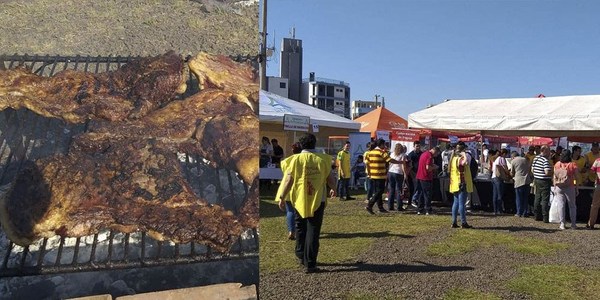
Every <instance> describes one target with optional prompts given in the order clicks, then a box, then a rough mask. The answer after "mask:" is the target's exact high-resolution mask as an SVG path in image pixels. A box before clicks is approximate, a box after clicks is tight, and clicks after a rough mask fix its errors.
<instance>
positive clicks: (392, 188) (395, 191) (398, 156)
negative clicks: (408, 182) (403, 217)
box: [388, 143, 408, 211]
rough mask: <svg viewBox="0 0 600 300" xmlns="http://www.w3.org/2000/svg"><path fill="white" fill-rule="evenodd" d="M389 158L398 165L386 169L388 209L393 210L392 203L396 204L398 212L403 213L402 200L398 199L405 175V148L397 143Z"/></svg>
mask: <svg viewBox="0 0 600 300" xmlns="http://www.w3.org/2000/svg"><path fill="white" fill-rule="evenodd" d="M390 157H391V158H392V159H394V160H397V161H399V162H400V163H399V164H390V166H389V169H388V191H389V197H388V209H389V210H394V202H396V201H397V202H398V211H403V210H404V207H403V206H402V199H400V192H401V191H402V185H403V184H404V179H405V177H404V174H406V162H407V161H408V157H407V156H406V147H404V146H402V144H400V143H397V144H396V146H394V151H393V152H392V153H390Z"/></svg>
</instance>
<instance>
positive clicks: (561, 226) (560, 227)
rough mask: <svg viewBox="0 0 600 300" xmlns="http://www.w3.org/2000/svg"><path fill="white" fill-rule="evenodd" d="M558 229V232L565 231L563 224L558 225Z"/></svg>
mask: <svg viewBox="0 0 600 300" xmlns="http://www.w3.org/2000/svg"><path fill="white" fill-rule="evenodd" d="M558 229H560V230H565V223H562V222H561V223H560V226H558Z"/></svg>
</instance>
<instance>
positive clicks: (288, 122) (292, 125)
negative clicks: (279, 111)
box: [283, 114, 310, 132]
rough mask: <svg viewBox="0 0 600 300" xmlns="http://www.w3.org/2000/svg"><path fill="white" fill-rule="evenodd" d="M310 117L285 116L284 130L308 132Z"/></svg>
mask: <svg viewBox="0 0 600 300" xmlns="http://www.w3.org/2000/svg"><path fill="white" fill-rule="evenodd" d="M309 126H310V117H306V116H297V115H288V114H286V115H283V130H291V131H304V132H308V128H309Z"/></svg>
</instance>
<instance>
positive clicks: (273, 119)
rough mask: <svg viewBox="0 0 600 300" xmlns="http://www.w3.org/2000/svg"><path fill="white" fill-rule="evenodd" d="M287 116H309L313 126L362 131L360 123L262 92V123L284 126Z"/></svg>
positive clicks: (260, 105)
mask: <svg viewBox="0 0 600 300" xmlns="http://www.w3.org/2000/svg"><path fill="white" fill-rule="evenodd" d="M285 114H290V115H299V116H308V117H310V123H311V124H318V125H319V126H327V127H335V128H344V129H353V130H357V131H358V130H360V123H357V122H354V121H352V120H349V119H346V118H342V117H340V116H338V115H334V114H332V113H328V112H326V111H324V110H320V109H318V108H315V107H312V106H310V105H306V104H302V103H300V102H297V101H294V100H291V99H288V98H284V97H281V96H279V95H277V94H273V93H269V92H266V91H260V103H259V116H260V122H261V123H262V122H266V123H278V124H283V115H285Z"/></svg>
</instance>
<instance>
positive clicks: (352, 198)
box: [346, 197, 356, 200]
mask: <svg viewBox="0 0 600 300" xmlns="http://www.w3.org/2000/svg"><path fill="white" fill-rule="evenodd" d="M346 200H356V198H354V197H346Z"/></svg>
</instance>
